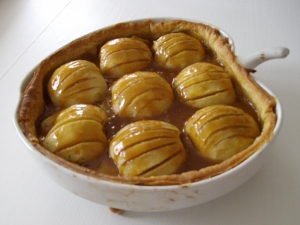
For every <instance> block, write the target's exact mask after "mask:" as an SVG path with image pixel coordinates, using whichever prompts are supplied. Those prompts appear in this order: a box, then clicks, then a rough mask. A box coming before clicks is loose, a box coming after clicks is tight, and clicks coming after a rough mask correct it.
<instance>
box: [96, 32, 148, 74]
mask: <svg viewBox="0 0 300 225" xmlns="http://www.w3.org/2000/svg"><path fill="white" fill-rule="evenodd" d="M99 55H100V69H101V72H102V73H103V74H104V76H106V77H109V78H120V77H122V76H123V75H125V74H129V73H133V72H135V71H139V70H142V69H144V68H145V67H146V66H148V65H149V64H150V63H151V62H152V52H151V49H150V48H149V46H148V45H147V44H146V43H145V42H144V41H143V40H142V39H140V38H136V37H132V38H117V39H114V40H111V41H109V42H107V43H106V44H104V45H103V46H102V47H101V50H100V54H99Z"/></svg>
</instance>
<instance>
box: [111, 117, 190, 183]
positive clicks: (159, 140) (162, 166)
mask: <svg viewBox="0 0 300 225" xmlns="http://www.w3.org/2000/svg"><path fill="white" fill-rule="evenodd" d="M179 136H180V131H179V129H178V128H177V127H175V126H174V125H172V124H169V123H166V122H163V121H157V120H141V121H137V122H134V123H130V124H129V125H127V126H125V127H124V128H122V129H121V130H120V131H118V132H117V134H116V135H115V136H114V137H113V138H112V140H111V143H110V147H109V154H110V156H111V157H112V158H113V160H114V161H115V163H116V165H117V166H118V169H119V173H120V175H121V176H126V177H133V176H144V177H150V176H158V175H168V174H172V173H175V172H176V171H178V169H179V167H180V166H181V164H182V163H183V162H184V161H185V159H186V154H187V153H186V150H185V149H184V147H183V144H182V143H181V140H180V137H179Z"/></svg>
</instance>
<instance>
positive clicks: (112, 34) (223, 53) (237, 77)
mask: <svg viewBox="0 0 300 225" xmlns="http://www.w3.org/2000/svg"><path fill="white" fill-rule="evenodd" d="M170 32H185V33H187V34H189V35H191V36H194V37H196V38H198V39H200V40H201V41H203V43H204V44H205V45H206V46H208V47H209V48H211V49H212V50H213V51H214V52H215V53H216V55H217V58H218V60H219V61H220V62H221V63H222V64H223V65H224V67H225V69H226V70H227V71H228V72H229V73H230V74H231V76H232V80H233V82H235V84H236V85H237V86H238V88H239V90H240V91H241V92H242V93H244V94H245V96H246V98H248V99H249V100H250V102H252V103H253V104H254V106H255V108H256V109H257V113H258V116H259V118H260V120H261V121H262V125H263V126H262V132H261V135H260V136H259V137H258V138H257V139H256V140H255V142H254V143H253V144H252V145H251V146H249V147H248V148H247V149H245V150H243V151H242V152H240V153H238V154H236V155H234V156H233V157H231V158H229V159H228V160H225V161H223V162H221V163H219V164H216V165H213V166H209V167H206V168H203V169H200V170H199V171H189V172H186V173H182V174H174V175H165V176H158V177H148V178H142V177H133V178H124V177H117V176H110V175H106V174H102V173H98V172H95V171H91V170H89V169H87V168H84V167H81V166H79V165H76V164H73V163H70V162H68V161H65V160H64V159H62V158H60V157H58V156H56V155H54V154H52V153H51V152H50V151H48V150H46V149H45V148H44V147H42V146H41V145H40V144H39V141H38V138H37V136H36V128H35V127H36V126H35V125H36V122H37V121H38V119H39V117H40V115H41V114H42V113H43V108H44V107H43V105H44V100H43V84H44V82H45V80H47V79H48V78H47V76H48V74H49V73H50V72H51V71H53V70H54V69H55V68H57V67H58V66H60V65H62V64H64V63H66V62H68V61H71V60H74V59H79V58H80V57H82V55H84V54H87V53H88V54H92V55H95V54H98V51H99V46H101V45H102V44H104V43H105V42H106V41H108V40H110V39H113V38H117V37H126V36H134V35H136V36H139V37H142V38H152V39H156V38H158V37H160V36H161V35H163V34H165V33H170ZM235 58H236V57H235V54H234V53H233V52H232V50H231V46H230V45H229V44H228V41H227V39H226V38H224V37H223V36H221V35H220V34H219V31H218V30H217V29H215V28H212V27H210V26H208V25H205V24H202V23H194V22H188V21H183V20H173V21H163V22H158V23H154V22H152V21H151V20H146V21H142V22H129V23H121V24H117V25H114V26H111V27H109V28H105V29H103V30H98V31H95V32H92V33H90V34H88V35H86V36H84V37H82V38H79V39H76V40H74V41H72V42H70V43H69V44H68V45H66V46H64V47H63V48H61V49H59V50H58V51H56V52H55V53H53V54H52V55H50V56H49V57H48V58H46V59H45V60H43V61H42V62H41V63H40V64H39V65H38V67H37V69H36V70H35V71H34V74H33V77H32V79H31V80H30V82H29V83H28V85H27V87H26V89H25V90H24V92H23V93H22V95H21V101H20V104H19V109H18V111H17V120H18V124H19V126H20V128H21V130H22V132H23V133H24V135H25V136H26V138H27V139H28V140H29V142H30V143H31V144H32V145H33V147H34V148H35V149H37V151H39V152H40V153H41V154H43V155H45V157H47V158H49V159H50V160H53V161H54V162H56V163H58V164H60V165H62V166H64V167H66V168H68V169H70V170H72V171H74V172H77V173H81V174H84V175H88V176H91V177H94V178H97V179H101V180H107V181H113V182H120V183H127V184H137V185H178V184H186V183H192V182H195V181H200V180H203V179H207V178H210V177H213V176H216V175H218V174H221V173H223V172H225V171H227V170H229V169H231V168H233V167H235V166H236V165H238V164H240V163H241V162H243V161H244V160H246V159H247V158H248V157H249V156H251V155H252V154H253V153H255V152H256V151H258V150H259V149H260V148H261V147H262V146H263V145H264V144H265V143H267V142H268V141H269V140H270V139H271V137H272V136H273V130H274V127H275V125H276V114H275V112H274V108H275V106H276V100H275V98H274V97H272V96H271V95H269V94H268V93H267V92H266V91H264V90H263V89H262V88H261V87H260V86H259V85H258V84H257V83H256V81H255V80H254V79H253V78H252V76H251V75H250V74H249V72H248V71H247V70H246V69H245V68H243V67H242V66H241V65H240V64H239V63H238V62H237V61H236V59H235Z"/></svg>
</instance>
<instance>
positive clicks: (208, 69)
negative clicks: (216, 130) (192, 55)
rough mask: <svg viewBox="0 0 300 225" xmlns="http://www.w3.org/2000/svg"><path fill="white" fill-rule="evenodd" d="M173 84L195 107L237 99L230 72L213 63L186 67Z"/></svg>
mask: <svg viewBox="0 0 300 225" xmlns="http://www.w3.org/2000/svg"><path fill="white" fill-rule="evenodd" d="M172 86H173V88H174V89H175V91H176V92H177V95H178V96H179V98H180V99H181V101H183V102H185V103H187V104H188V105H190V106H193V107H195V108H203V107H206V106H210V105H217V104H226V105H229V104H232V103H234V102H235V100H236V94H235V91H234V88H233V85H232V82H231V79H230V76H229V74H228V73H227V72H226V71H225V70H224V69H223V68H222V67H220V66H216V65H214V64H211V63H206V62H199V63H195V64H192V65H190V66H188V67H186V68H184V69H183V70H182V71H181V72H180V73H179V74H178V75H177V76H176V77H175V78H174V80H173V84H172Z"/></svg>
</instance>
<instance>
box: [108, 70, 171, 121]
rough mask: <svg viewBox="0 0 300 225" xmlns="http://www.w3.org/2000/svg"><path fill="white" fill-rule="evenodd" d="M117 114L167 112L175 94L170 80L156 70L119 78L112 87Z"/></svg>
mask: <svg viewBox="0 0 300 225" xmlns="http://www.w3.org/2000/svg"><path fill="white" fill-rule="evenodd" d="M111 94H112V98H111V99H112V108H113V110H114V112H115V113H116V114H119V115H121V116H126V117H138V118H145V117H149V116H154V115H159V114H161V113H163V112H165V111H166V110H167V109H168V108H169V107H170V106H171V104H172V103H173V101H174V95H173V91H172V89H171V87H170V85H169V84H168V82H167V81H166V80H165V79H164V78H162V77H161V76H160V75H159V74H157V73H155V72H146V71H144V72H141V71H140V72H135V73H132V74H127V75H124V76H123V77H122V78H120V79H118V80H117V81H116V82H115V83H114V84H113V85H112V88H111Z"/></svg>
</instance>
